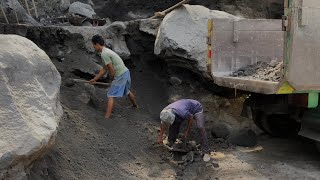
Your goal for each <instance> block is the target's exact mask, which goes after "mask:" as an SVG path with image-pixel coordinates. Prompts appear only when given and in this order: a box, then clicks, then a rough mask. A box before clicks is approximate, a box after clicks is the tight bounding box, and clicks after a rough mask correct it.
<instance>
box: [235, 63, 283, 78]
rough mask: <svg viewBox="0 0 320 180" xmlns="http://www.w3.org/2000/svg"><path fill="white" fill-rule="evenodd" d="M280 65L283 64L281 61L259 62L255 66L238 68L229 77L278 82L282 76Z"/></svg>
mask: <svg viewBox="0 0 320 180" xmlns="http://www.w3.org/2000/svg"><path fill="white" fill-rule="evenodd" d="M282 65H283V63H282V62H281V61H271V62H269V63H268V62H264V61H259V62H257V63H256V64H253V65H249V66H245V67H242V68H240V69H239V70H237V71H235V72H233V73H232V74H231V76H233V77H240V78H241V77H246V78H249V79H257V80H263V81H273V82H279V81H280V79H281V74H282V73H281V72H282V71H281V70H282Z"/></svg>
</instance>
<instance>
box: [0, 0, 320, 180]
mask: <svg viewBox="0 0 320 180" xmlns="http://www.w3.org/2000/svg"><path fill="white" fill-rule="evenodd" d="M41 2H42V1H38V3H41ZM43 2H44V1H43ZM43 2H42V3H43ZM50 2H51V3H57V2H58V1H50ZM71 2H72V1H71ZM82 2H85V3H89V4H90V3H91V2H89V1H85V0H83V1H82ZM143 2H144V8H141V4H142V1H115V0H111V1H98V0H96V1H95V0H93V1H92V3H93V4H94V9H95V11H96V12H97V14H98V15H99V16H100V17H110V18H111V19H112V20H128V19H136V18H141V17H148V16H150V15H152V14H153V12H155V11H158V9H165V8H167V5H168V3H173V1H170V2H163V3H160V2H158V3H154V2H151V1H150V2H149V1H148V2H147V1H143ZM196 2H197V3H200V4H201V3H203V4H204V5H206V6H208V7H211V8H217V9H222V10H226V11H228V12H234V14H236V15H243V16H250V17H277V18H279V16H278V15H277V13H279V12H282V10H278V11H276V9H277V8H272V10H270V9H268V8H266V5H268V7H269V6H270V7H272V6H276V7H278V6H277V5H279V3H278V2H275V1H273V0H268V1H265V3H259V4H257V3H256V2H253V1H251V2H249V1H248V0H240V1H233V0H229V1H213V2H212V3H208V2H207V1H194V2H192V3H196ZM55 5H57V4H55ZM280 6H281V4H280ZM50 7H51V6H50ZM50 7H49V8H47V11H46V13H48V12H50V10H53V11H55V12H56V13H57V15H60V12H59V11H60V10H58V8H59V7H58V6H57V7H56V8H52V9H50ZM44 9H45V8H44ZM109 9H112V11H111V10H109ZM136 9H142V10H141V11H133V10H136ZM261 9H263V10H261ZM280 9H281V8H280ZM260 10H261V11H260ZM273 11H276V12H277V13H275V12H273ZM130 12H131V13H130ZM46 13H44V14H46ZM280 14H282V13H280ZM49 18H51V17H49ZM128 26H129V27H128V28H127V29H126V31H127V32H125V35H124V37H123V36H122V35H121V37H117V38H115V39H116V40H119V39H120V42H118V41H116V43H115V42H113V45H119V44H120V45H119V47H122V48H123V47H124V46H121V44H123V41H125V42H126V46H128V47H127V49H129V50H130V53H131V54H130V58H128V59H126V65H127V66H128V67H129V68H130V71H131V75H132V82H133V87H132V89H133V92H134V93H135V94H136V96H137V101H138V103H139V106H140V107H139V109H131V108H130V107H129V106H130V102H129V100H128V99H127V98H122V99H117V100H116V104H115V110H114V113H113V116H112V118H111V119H110V120H108V121H106V120H105V119H104V109H105V103H106V91H107V88H105V87H102V86H92V85H88V84H83V83H79V82H78V83H75V82H73V81H72V80H71V79H73V78H81V79H87V80H89V79H91V78H92V77H93V75H94V72H95V71H96V70H98V69H99V68H100V67H101V66H100V65H99V64H101V63H100V62H99V58H98V57H97V56H96V55H95V54H94V53H93V52H92V51H90V49H89V48H88V46H90V39H89V38H90V37H91V36H92V34H95V33H106V31H105V30H104V29H97V28H90V29H89V30H88V29H86V28H79V29H74V28H73V29H70V27H63V29H59V28H58V29H55V28H53V29H51V28H43V27H38V28H37V27H28V28H26V27H23V28H21V29H20V28H17V27H14V26H13V27H10V26H8V27H1V26H0V31H1V33H5V34H7V33H11V34H19V35H22V36H25V37H27V38H29V39H31V40H32V41H33V42H35V43H36V44H37V45H38V46H39V47H40V48H41V49H43V50H44V51H45V52H46V53H47V54H48V55H49V56H50V58H51V60H52V62H53V63H54V65H55V66H56V67H57V69H58V71H59V72H60V74H61V77H62V85H61V94H60V99H61V105H62V107H63V110H64V114H63V118H62V120H61V121H60V124H59V129H58V134H57V137H56V144H55V146H54V147H53V148H52V150H51V151H50V152H49V153H48V154H47V155H46V156H44V157H43V159H40V160H38V161H37V162H35V164H34V165H33V168H32V169H31V170H30V172H29V176H28V179H30V180H34V179H49V180H51V179H52V180H55V179H59V180H60V179H318V178H319V177H320V171H319V170H320V167H319V163H318V162H319V160H320V159H319V154H318V152H317V150H316V147H315V145H314V144H313V142H310V141H308V140H306V139H303V138H301V137H293V138H291V139H277V138H272V137H270V136H268V135H266V134H264V133H262V132H261V131H260V130H259V129H257V128H256V126H255V125H254V124H253V123H252V121H251V120H249V119H247V118H244V117H241V116H240V113H241V105H242V102H243V100H244V97H240V98H233V96H232V95H233V94H234V93H233V92H232V91H230V90H226V89H220V88H218V87H216V86H214V85H213V84H212V82H210V81H206V80H204V79H203V78H199V76H198V75H197V74H195V73H192V72H191V71H190V70H185V69H181V68H174V67H171V66H169V67H168V66H167V63H166V61H164V60H163V59H159V57H157V56H155V55H154V48H153V47H154V41H155V37H154V35H150V34H148V33H146V32H141V31H139V30H137V29H139V28H137V27H138V25H137V22H134V23H133V24H131V25H130V23H129V25H128ZM68 29H69V30H68ZM151 34H152V33H151ZM113 35H114V36H117V35H118V34H113ZM106 38H107V39H108V37H106ZM113 40H114V39H113ZM116 48H118V46H116ZM122 48H120V49H117V50H123V49H122ZM124 49H125V51H122V52H126V48H124ZM123 56H124V57H128V56H129V55H128V53H127V54H126V53H124V55H123ZM102 81H108V79H107V78H104V79H102ZM181 98H194V99H197V100H199V101H200V102H201V103H202V104H203V105H204V109H205V115H206V120H207V121H206V129H207V131H208V135H209V143H210V147H211V150H212V151H213V153H211V157H212V161H210V162H209V163H204V162H203V161H202V160H201V158H199V157H200V156H198V155H197V152H196V151H195V157H194V159H193V161H192V162H187V163H183V164H177V161H174V160H175V158H177V157H178V158H181V157H182V156H181V155H179V156H174V157H173V154H171V153H170V152H169V151H168V150H167V149H166V148H164V147H162V146H159V145H155V144H154V143H155V140H156V137H157V134H158V131H159V125H160V120H159V112H160V111H161V110H162V108H163V107H165V106H166V105H167V104H169V103H171V102H173V101H175V100H177V99H181ZM249 130H250V131H249ZM239 131H241V132H248V131H249V132H250V133H247V134H249V135H248V136H245V137H249V138H250V139H249V138H244V139H243V138H242V139H241V138H240V139H235V140H234V139H230V137H233V136H235V135H237V134H238V133H239ZM252 133H253V134H252ZM242 137H243V136H242ZM197 138H198V137H197V134H196V131H195V130H193V131H192V133H191V136H190V139H189V140H196V141H197ZM249 140H250V142H249ZM231 142H232V143H231ZM236 144H238V145H240V144H242V145H244V144H246V145H247V146H248V144H249V146H253V147H241V146H236Z"/></svg>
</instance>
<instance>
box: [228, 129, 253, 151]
mask: <svg viewBox="0 0 320 180" xmlns="http://www.w3.org/2000/svg"><path fill="white" fill-rule="evenodd" d="M228 142H230V143H231V144H234V145H237V146H244V147H253V146H255V145H256V144H257V143H258V139H257V135H256V133H255V132H254V131H252V130H250V129H249V130H241V131H239V132H235V133H234V134H232V135H231V136H230V137H229V138H228Z"/></svg>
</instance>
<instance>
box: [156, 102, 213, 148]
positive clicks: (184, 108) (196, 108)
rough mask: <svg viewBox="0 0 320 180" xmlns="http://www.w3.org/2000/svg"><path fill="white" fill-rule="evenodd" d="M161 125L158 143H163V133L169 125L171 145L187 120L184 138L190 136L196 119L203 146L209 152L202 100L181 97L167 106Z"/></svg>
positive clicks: (162, 115)
mask: <svg viewBox="0 0 320 180" xmlns="http://www.w3.org/2000/svg"><path fill="white" fill-rule="evenodd" d="M160 119H161V127H160V134H159V137H158V141H157V142H158V143H159V144H160V143H162V141H163V134H164V132H165V130H166V128H167V127H168V126H170V128H169V137H168V141H169V146H172V145H173V144H174V142H175V141H176V139H177V137H178V134H179V129H180V125H181V123H182V122H184V121H187V122H188V125H187V128H186V130H185V132H184V138H187V137H188V134H189V132H190V129H191V127H192V124H193V121H194V120H195V121H196V124H197V127H198V129H199V132H200V134H201V147H202V151H203V152H204V153H209V152H210V148H209V145H208V138H207V133H206V130H205V128H204V116H203V108H202V105H201V103H200V102H198V101H196V100H193V99H181V100H178V101H176V102H174V103H172V104H170V105H168V106H167V107H165V108H164V109H163V110H162V111H161V113H160Z"/></svg>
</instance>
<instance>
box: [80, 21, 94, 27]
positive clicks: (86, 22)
mask: <svg viewBox="0 0 320 180" xmlns="http://www.w3.org/2000/svg"><path fill="white" fill-rule="evenodd" d="M81 26H89V27H90V26H92V24H91V23H90V22H89V21H84V22H83V23H82V24H81Z"/></svg>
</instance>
